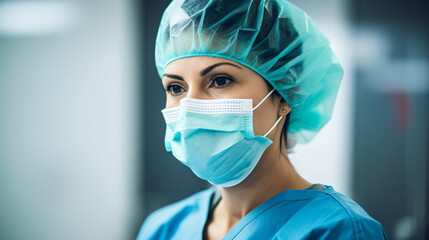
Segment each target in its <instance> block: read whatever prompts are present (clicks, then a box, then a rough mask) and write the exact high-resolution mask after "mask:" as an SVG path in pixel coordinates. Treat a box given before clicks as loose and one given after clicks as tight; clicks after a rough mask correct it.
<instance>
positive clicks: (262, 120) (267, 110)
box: [253, 99, 277, 136]
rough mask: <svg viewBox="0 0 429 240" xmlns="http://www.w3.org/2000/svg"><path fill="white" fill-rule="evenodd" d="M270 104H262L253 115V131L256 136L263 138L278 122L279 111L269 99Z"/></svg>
mask: <svg viewBox="0 0 429 240" xmlns="http://www.w3.org/2000/svg"><path fill="white" fill-rule="evenodd" d="M267 100H269V101H270V102H267V104H262V105H261V106H260V107H259V108H258V109H257V110H255V112H254V113H253V129H254V133H255V136H263V135H265V133H267V132H268V130H270V129H271V127H272V126H273V125H274V123H275V122H276V121H277V110H276V108H275V106H274V105H273V104H272V103H271V99H267Z"/></svg>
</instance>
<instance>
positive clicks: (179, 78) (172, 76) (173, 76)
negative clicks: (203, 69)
mask: <svg viewBox="0 0 429 240" xmlns="http://www.w3.org/2000/svg"><path fill="white" fill-rule="evenodd" d="M163 76H164V77H169V78H174V79H177V80H180V81H184V80H183V78H182V77H181V76H179V75H174V74H167V73H165V74H164V75H163Z"/></svg>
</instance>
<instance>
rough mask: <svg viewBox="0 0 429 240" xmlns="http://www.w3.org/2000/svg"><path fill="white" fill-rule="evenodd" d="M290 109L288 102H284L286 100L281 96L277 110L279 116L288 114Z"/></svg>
mask: <svg viewBox="0 0 429 240" xmlns="http://www.w3.org/2000/svg"><path fill="white" fill-rule="evenodd" d="M290 110H291V108H290V106H289V104H288V103H287V102H286V100H284V99H283V98H281V100H280V104H279V111H278V114H279V116H286V115H288V114H289V113H290Z"/></svg>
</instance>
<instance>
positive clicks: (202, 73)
mask: <svg viewBox="0 0 429 240" xmlns="http://www.w3.org/2000/svg"><path fill="white" fill-rule="evenodd" d="M222 65H229V66H233V67H236V68H239V69H242V68H241V67H240V66H238V65H235V64H232V63H228V62H221V63H216V64H213V65H211V66H209V67H207V68H206V69H204V70H203V71H201V73H200V75H201V77H204V76H205V75H207V74H208V73H209V72H211V71H212V70H213V69H215V68H217V67H219V66H222ZM163 76H164V77H169V78H174V79H177V80H180V81H184V80H183V78H182V77H181V76H179V75H174V74H168V73H165V74H164V75H163Z"/></svg>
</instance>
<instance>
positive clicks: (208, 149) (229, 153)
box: [162, 90, 282, 187]
mask: <svg viewBox="0 0 429 240" xmlns="http://www.w3.org/2000/svg"><path fill="white" fill-rule="evenodd" d="M273 91H274V90H273ZM273 91H271V92H270V93H269V94H268V95H267V96H266V97H265V98H264V99H263V100H262V101H261V102H260V103H259V104H258V105H257V106H256V107H254V108H253V105H252V99H215V100H199V99H191V98H184V99H182V100H181V101H180V106H178V107H175V108H169V109H164V110H162V113H163V115H164V119H165V121H166V124H167V129H166V134H165V147H166V149H167V151H169V152H170V151H171V152H173V155H174V156H175V157H176V158H177V159H178V160H179V161H180V162H182V163H183V164H185V165H186V166H188V167H189V168H190V169H191V170H192V171H193V172H194V173H195V174H196V175H197V176H198V177H199V178H201V179H204V180H207V181H209V182H210V183H211V184H214V185H218V186H221V187H232V186H235V185H237V184H239V183H240V182H242V181H243V180H244V179H246V178H247V177H248V176H249V175H250V173H251V172H252V171H253V169H254V168H255V167H256V165H257V163H258V162H259V159H260V158H261V156H262V154H263V153H264V151H265V149H266V148H267V147H268V146H269V145H270V144H272V141H271V140H270V139H268V138H266V136H267V135H268V134H269V133H270V132H271V131H272V130H273V129H274V128H275V127H276V125H277V124H278V123H279V122H280V120H281V118H282V116H281V117H279V119H278V120H277V121H276V123H274V126H273V127H272V128H271V129H270V130H269V131H268V132H267V133H266V134H265V135H264V136H255V135H254V133H253V111H254V110H255V109H256V108H258V107H259V106H260V105H261V104H262V103H263V102H264V101H265V100H266V99H267V98H268V97H269V96H270V95H271V93H272V92H273Z"/></svg>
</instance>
